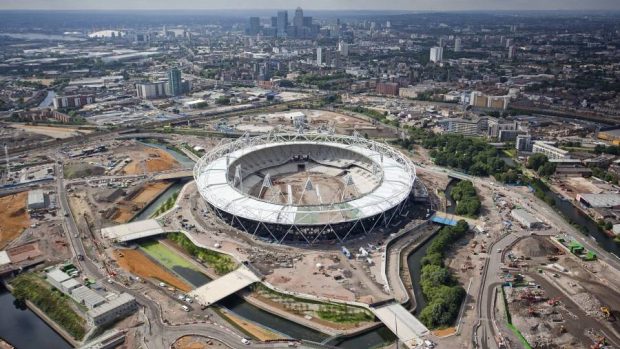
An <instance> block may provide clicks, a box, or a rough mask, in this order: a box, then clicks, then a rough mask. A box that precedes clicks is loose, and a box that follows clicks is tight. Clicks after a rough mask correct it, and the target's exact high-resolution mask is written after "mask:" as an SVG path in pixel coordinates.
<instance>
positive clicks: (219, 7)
mask: <svg viewBox="0 0 620 349" xmlns="http://www.w3.org/2000/svg"><path fill="white" fill-rule="evenodd" d="M260 3H263V4H265V6H259V2H256V1H251V0H239V1H236V2H235V3H234V4H231V3H229V2H227V1H224V0H211V1H207V2H203V1H198V0H177V1H176V6H170V2H169V1H166V0H150V1H146V0H125V1H122V0H108V1H106V2H99V1H89V0H82V1H80V0H5V1H2V2H0V11H7V10H37V11H66V10H69V11H71V10H74V11H84V10H87V11H127V10H136V11H201V10H208V11H267V10H283V9H293V10H294V9H295V8H297V7H301V8H303V9H304V10H310V11H330V12H333V11H353V12H367V11H369V12H394V11H395V12H399V11H402V12H406V13H411V12H414V13H415V12H480V11H482V12H495V11H510V12H515V11H516V12H543V11H544V12H548V11H562V12H567V11H569V12H570V11H582V12H583V11H590V12H598V11H614V12H615V11H620V2H618V1H616V0H592V1H590V2H588V3H587V5H584V3H583V2H582V1H578V0H546V1H544V2H540V1H537V0H514V1H510V2H506V1H502V0H435V1H433V0H414V1H411V0H393V1H391V2H390V3H389V4H388V5H386V4H384V3H380V2H377V1H374V0H361V1H354V0H340V1H329V0H315V1H307V0H299V1H297V2H295V3H291V2H289V1H286V0H264V1H260ZM386 6H387V7H386Z"/></svg>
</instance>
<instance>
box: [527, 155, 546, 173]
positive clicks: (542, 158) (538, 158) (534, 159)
mask: <svg viewBox="0 0 620 349" xmlns="http://www.w3.org/2000/svg"><path fill="white" fill-rule="evenodd" d="M548 161H549V158H547V155H545V154H542V153H536V154H533V155H531V156H530V157H529V158H528V159H527V165H526V166H527V168H531V169H533V170H538V169H539V168H540V167H541V166H542V165H544V164H545V163H547V162H548Z"/></svg>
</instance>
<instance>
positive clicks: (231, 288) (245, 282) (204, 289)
mask: <svg viewBox="0 0 620 349" xmlns="http://www.w3.org/2000/svg"><path fill="white" fill-rule="evenodd" d="M260 281H261V280H260V278H259V277H258V276H256V274H254V273H253V272H252V271H251V270H250V269H248V268H247V267H246V266H245V265H241V266H240V267H239V268H237V270H235V271H232V272H230V273H228V274H226V275H224V276H222V277H221V278H219V279H215V280H213V281H211V282H209V283H208V284H206V285H204V286H201V287H199V288H197V289H195V290H193V291H191V292H190V293H189V295H190V296H192V297H194V298H195V299H196V301H197V302H198V303H199V304H201V305H204V306H210V305H212V304H215V303H217V302H218V301H220V300H222V299H224V298H226V297H228V296H230V295H231V294H233V293H235V292H237V291H240V290H242V289H244V288H246V287H248V286H250V285H251V284H253V283H255V282H260Z"/></svg>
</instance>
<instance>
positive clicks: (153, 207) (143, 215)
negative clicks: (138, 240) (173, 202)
mask: <svg viewBox="0 0 620 349" xmlns="http://www.w3.org/2000/svg"><path fill="white" fill-rule="evenodd" d="M187 182H188V180H178V181H176V182H175V183H174V184H172V185H171V186H170V187H168V189H166V191H164V192H163V193H162V194H161V195H159V196H158V197H157V199H155V200H154V201H152V202H151V203H150V204H148V205H147V206H145V207H144V209H142V211H141V212H140V213H138V214H137V215H136V216H135V217H134V218H133V219H132V220H131V221H132V222H134V221H142V220H145V219H149V218H151V215H152V214H153V213H155V212H156V211H157V210H158V209H159V207H160V206H161V205H163V203H164V202H166V200H168V199H169V198H171V197H172V196H173V195H174V193H176V192H179V191H181V189H182V188H183V186H184V185H185V184H187Z"/></svg>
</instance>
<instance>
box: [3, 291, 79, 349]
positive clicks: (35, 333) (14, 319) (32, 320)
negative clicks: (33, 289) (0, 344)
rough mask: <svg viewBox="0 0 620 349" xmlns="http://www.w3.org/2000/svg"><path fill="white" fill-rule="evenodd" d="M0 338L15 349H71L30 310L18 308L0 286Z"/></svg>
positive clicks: (10, 296) (12, 298)
mask: <svg viewBox="0 0 620 349" xmlns="http://www.w3.org/2000/svg"><path fill="white" fill-rule="evenodd" d="M0 314H1V315H2V316H1V319H0V338H2V339H4V340H6V341H8V342H9V343H10V344H11V345H13V346H14V347H15V348H17V349H31V348H49V349H69V348H72V347H71V345H69V343H67V342H66V341H65V340H64V339H63V338H62V337H61V336H60V335H58V334H57V333H56V332H55V331H54V330H53V329H52V328H51V327H49V326H48V325H47V324H46V323H45V321H43V320H41V318H39V317H38V316H37V315H36V314H35V313H33V312H32V311H31V310H30V309H28V308H25V309H22V308H18V307H17V306H16V305H15V298H14V297H13V295H12V294H11V293H10V292H9V291H7V290H6V289H5V288H4V286H1V285H0Z"/></svg>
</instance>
